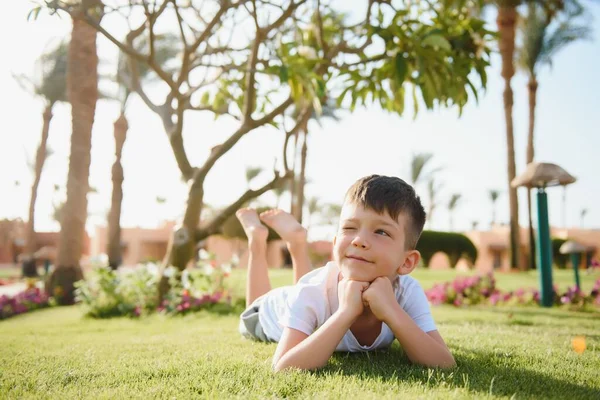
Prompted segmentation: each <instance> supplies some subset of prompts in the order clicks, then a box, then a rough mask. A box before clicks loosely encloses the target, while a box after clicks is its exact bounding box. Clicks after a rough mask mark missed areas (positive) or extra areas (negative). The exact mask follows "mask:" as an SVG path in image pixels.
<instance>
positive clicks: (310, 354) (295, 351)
mask: <svg viewBox="0 0 600 400" xmlns="http://www.w3.org/2000/svg"><path fill="white" fill-rule="evenodd" d="M355 319H356V317H354V316H352V315H351V314H350V313H344V312H340V311H338V312H335V313H334V314H333V315H332V316H331V317H330V318H329V319H328V320H327V321H325V323H324V324H323V325H322V326H321V327H320V328H319V329H317V330H316V331H315V332H314V333H313V334H312V335H310V336H308V335H307V334H306V333H304V332H301V331H299V330H296V329H292V328H285V329H284V331H283V334H282V336H281V339H280V340H279V344H278V345H277V350H276V351H275V355H274V356H273V370H274V371H275V372H279V371H281V370H284V369H286V368H290V367H295V368H300V369H316V368H320V367H322V366H324V365H325V364H327V361H328V360H329V358H330V357H331V355H332V354H333V352H334V351H335V348H336V347H337V345H338V344H339V343H340V341H341V340H342V338H343V337H344V334H345V333H346V332H347V331H348V329H349V328H350V326H351V325H352V323H353V322H354V320H355Z"/></svg>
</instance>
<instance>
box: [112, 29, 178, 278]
mask: <svg viewBox="0 0 600 400" xmlns="http://www.w3.org/2000/svg"><path fill="white" fill-rule="evenodd" d="M174 41H175V39H174V36H172V35H157V36H156V37H155V41H154V43H155V49H154V51H155V59H156V60H157V62H159V63H160V64H161V65H162V64H165V63H166V62H167V61H168V60H170V59H171V58H173V57H174V56H175V54H176V47H175V46H174V45H173V43H174ZM134 47H135V48H136V50H138V51H140V52H143V51H146V48H147V47H148V41H147V40H146V39H145V38H141V40H138V41H137V42H134ZM150 77H151V74H150V68H149V67H148V65H147V64H145V63H139V62H136V61H133V60H131V59H129V57H127V56H126V55H124V54H123V53H119V60H118V65H117V73H116V76H115V77H114V80H115V81H116V83H117V85H118V93H117V95H116V96H115V97H114V98H115V99H116V100H117V101H119V103H120V111H121V112H120V114H119V117H118V118H117V120H116V121H115V122H114V125H113V126H114V131H113V133H114V137H115V155H116V157H115V162H114V164H113V167H112V183H113V191H112V198H111V205H110V211H109V213H108V218H107V219H108V246H107V247H108V249H107V253H108V264H109V266H110V267H111V268H113V269H116V268H118V267H119V265H120V264H121V261H122V254H121V252H122V248H121V205H122V203H123V181H124V179H125V177H124V173H123V166H122V164H121V156H122V154H123V146H124V145H125V140H126V138H127V130H128V128H129V124H128V122H127V118H126V116H125V110H126V108H127V101H128V100H129V97H130V95H131V93H132V91H133V88H134V87H135V86H136V85H137V84H139V82H140V81H147V80H149V78H150Z"/></svg>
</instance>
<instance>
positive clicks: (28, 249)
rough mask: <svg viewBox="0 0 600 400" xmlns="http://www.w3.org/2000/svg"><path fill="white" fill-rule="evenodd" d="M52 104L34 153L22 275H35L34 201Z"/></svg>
mask: <svg viewBox="0 0 600 400" xmlns="http://www.w3.org/2000/svg"><path fill="white" fill-rule="evenodd" d="M53 106H54V104H48V105H47V106H46V109H45V110H44V114H43V120H44V122H43V125H42V139H41V141H40V145H39V146H38V149H37V152H36V155H35V171H34V173H35V178H34V180H33V185H31V197H30V199H29V218H28V219H27V232H26V236H25V254H27V255H28V260H27V261H25V262H24V263H23V276H37V268H36V264H35V260H34V259H33V253H34V252H35V250H36V247H37V246H36V241H35V203H36V201H37V193H38V187H39V186H40V180H41V178H42V171H43V169H44V163H45V162H46V156H47V154H48V134H49V132H50V121H51V120H52V107H53Z"/></svg>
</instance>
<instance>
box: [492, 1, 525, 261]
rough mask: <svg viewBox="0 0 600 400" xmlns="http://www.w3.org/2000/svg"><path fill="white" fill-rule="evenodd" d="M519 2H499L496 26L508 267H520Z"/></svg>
mask: <svg viewBox="0 0 600 400" xmlns="http://www.w3.org/2000/svg"><path fill="white" fill-rule="evenodd" d="M519 4H520V0H499V1H497V5H498V16H497V19H496V24H497V26H498V33H499V35H500V36H499V42H498V47H499V50H500V56H501V58H502V72H501V74H502V78H503V79H504V94H503V98H504V119H505V125H506V145H507V164H508V197H509V204H510V249H511V252H510V254H511V267H513V266H519V265H520V262H519V260H520V255H519V254H520V249H521V243H520V242H521V239H520V235H519V202H518V197H517V189H516V188H513V187H512V186H511V185H510V183H511V182H512V180H513V179H514V178H515V176H516V174H517V172H516V169H517V167H516V163H515V143H514V142H515V139H514V130H513V115H512V110H513V91H512V87H511V85H510V84H511V80H512V78H513V76H514V74H515V68H514V53H515V34H516V25H517V19H518V13H517V6H518V5H519Z"/></svg>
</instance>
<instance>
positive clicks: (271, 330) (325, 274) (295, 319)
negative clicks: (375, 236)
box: [258, 262, 436, 352]
mask: <svg viewBox="0 0 600 400" xmlns="http://www.w3.org/2000/svg"><path fill="white" fill-rule="evenodd" d="M339 272H340V270H339V268H338V267H337V265H336V263H334V262H329V263H327V265H325V266H324V267H322V268H318V269H315V270H313V271H311V272H309V273H308V274H306V275H304V276H303V277H302V278H301V279H300V280H299V281H298V283H297V284H295V285H293V286H284V287H280V288H276V289H273V290H271V291H270V292H269V293H267V294H266V295H264V296H263V298H262V299H261V304H260V307H259V311H258V319H259V322H260V324H261V326H262V329H263V331H264V333H265V335H266V336H267V338H269V340H272V341H275V342H278V341H279V339H280V338H281V335H282V334H283V329H284V328H285V327H288V328H293V329H297V330H299V331H301V332H304V333H306V334H307V335H311V334H312V333H313V332H314V331H316V330H317V328H319V327H320V326H321V325H323V324H324V323H325V321H327V319H328V318H329V317H331V315H332V314H333V313H334V312H335V311H336V310H337V309H338V306H339V304H338V294H337V288H338V275H339ZM398 279H399V282H398V283H399V284H398V285H395V287H396V288H395V290H394V292H395V295H396V300H397V301H398V304H400V306H401V307H402V308H403V309H404V311H406V313H407V314H408V315H409V316H410V317H411V318H412V319H413V321H415V323H416V324H417V326H418V327H419V328H421V329H422V330H423V332H430V331H434V330H436V327H435V323H434V322H433V318H432V316H431V312H430V309H429V302H428V301H427V296H426V295H425V292H424V291H423V288H422V287H421V285H420V284H419V282H417V280H415V279H414V278H413V277H411V276H408V275H401V276H398ZM393 341H394V333H393V332H392V330H391V329H390V328H389V327H388V326H387V325H386V324H385V323H382V327H381V333H380V334H379V336H378V337H377V339H375V341H374V342H373V344H372V345H371V346H362V345H361V344H360V343H358V341H357V340H356V338H355V337H354V335H353V334H352V332H351V331H350V330H348V332H346V334H345V335H344V337H343V338H342V341H341V342H340V344H339V345H338V346H337V348H336V351H351V352H358V351H369V350H375V349H381V348H387V347H389V346H390V345H391V344H392V342H393Z"/></svg>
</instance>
